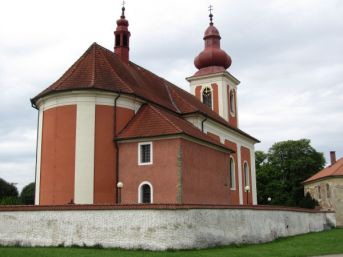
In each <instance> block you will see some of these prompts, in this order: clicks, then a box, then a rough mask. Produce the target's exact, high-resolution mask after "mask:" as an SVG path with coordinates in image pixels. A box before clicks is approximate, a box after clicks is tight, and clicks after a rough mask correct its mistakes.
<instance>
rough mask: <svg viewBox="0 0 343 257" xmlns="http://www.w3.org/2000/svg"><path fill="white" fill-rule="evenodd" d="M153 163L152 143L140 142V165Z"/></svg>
mask: <svg viewBox="0 0 343 257" xmlns="http://www.w3.org/2000/svg"><path fill="white" fill-rule="evenodd" d="M148 164H152V143H151V142H148V143H139V144H138V165H148Z"/></svg>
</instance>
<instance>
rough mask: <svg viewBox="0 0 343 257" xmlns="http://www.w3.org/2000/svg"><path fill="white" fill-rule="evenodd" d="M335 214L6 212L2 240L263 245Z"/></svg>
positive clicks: (315, 227)
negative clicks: (262, 243) (261, 243)
mask: <svg viewBox="0 0 343 257" xmlns="http://www.w3.org/2000/svg"><path fill="white" fill-rule="evenodd" d="M335 222H336V221H335V216H334V213H309V212H296V211H284V210H281V211H280V210H250V209H176V210H161V209H160V210H157V209H155V210H154V209H153V210H151V209H138V210H67V211H66V210H61V211H57V210H53V211H46V210H44V211H43V210H40V211H0V244H1V245H22V246H57V245H64V246H70V245H80V246H83V245H87V246H93V245H101V246H103V247H119V248H127V249H133V248H143V249H150V250H165V249H186V248H205V247H210V246H218V245H229V244H242V243H260V242H267V241H271V240H274V239H276V238H278V237H285V236H291V235H296V234H303V233H308V232H313V231H321V230H324V229H329V228H331V227H333V226H335Z"/></svg>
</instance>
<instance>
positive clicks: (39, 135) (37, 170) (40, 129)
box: [35, 109, 44, 205]
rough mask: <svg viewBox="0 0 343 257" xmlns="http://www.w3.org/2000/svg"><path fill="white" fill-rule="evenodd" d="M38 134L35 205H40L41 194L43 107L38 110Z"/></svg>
mask: <svg viewBox="0 0 343 257" xmlns="http://www.w3.org/2000/svg"><path fill="white" fill-rule="evenodd" d="M38 112H39V114H38V115H39V116H38V128H37V129H38V132H37V133H38V134H37V157H36V158H37V160H36V162H37V163H36V185H35V205H39V194H40V167H41V156H42V132H43V117H44V115H43V113H44V111H43V110H42V109H40V110H38Z"/></svg>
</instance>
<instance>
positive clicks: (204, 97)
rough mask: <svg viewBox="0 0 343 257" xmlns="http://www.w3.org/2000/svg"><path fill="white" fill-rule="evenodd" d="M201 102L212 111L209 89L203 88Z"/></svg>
mask: <svg viewBox="0 0 343 257" xmlns="http://www.w3.org/2000/svg"><path fill="white" fill-rule="evenodd" d="M202 102H203V103H204V104H205V105H207V106H208V107H209V108H211V109H212V91H211V89H210V88H209V87H205V89H204V91H203V92H202Z"/></svg>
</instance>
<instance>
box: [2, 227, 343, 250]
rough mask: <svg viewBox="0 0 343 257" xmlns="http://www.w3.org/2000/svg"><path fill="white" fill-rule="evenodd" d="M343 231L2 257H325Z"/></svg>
mask: <svg viewBox="0 0 343 257" xmlns="http://www.w3.org/2000/svg"><path fill="white" fill-rule="evenodd" d="M342 242H343V229H333V230H330V231H325V232H318V233H310V234H306V235H301V236H294V237H288V238H282V239H279V240H276V241H274V242H271V243H265V244H259V245H242V246H226V247H218V248H211V249H206V250H186V251H166V252H150V251H128V250H119V249H94V248H25V247H19V248H17V247H0V256H1V257H5V256H6V257H19V256H23V257H24V256H25V257H31V256H32V257H43V256H44V257H50V256H51V257H60V256H66V257H76V256H77V257H78V256H79V257H88V256H101V257H107V256H111V257H117V256H118V257H119V256H120V257H129V256H130V257H131V256H137V257H138V256H139V257H141V256H143V257H144V256H145V257H150V256H152V257H160V256H167V257H169V256H179V257H187V256H194V257H205V256H216V257H221V256H222V257H224V256H225V257H227V256H230V257H231V256H234V257H236V256H244V257H250V256H251V257H255V256H261V257H266V256H273V257H275V256H277V257H283V256H285V257H286V256H287V257H290V256H297V257H301V256H313V255H322V254H337V253H343V243H342Z"/></svg>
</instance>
